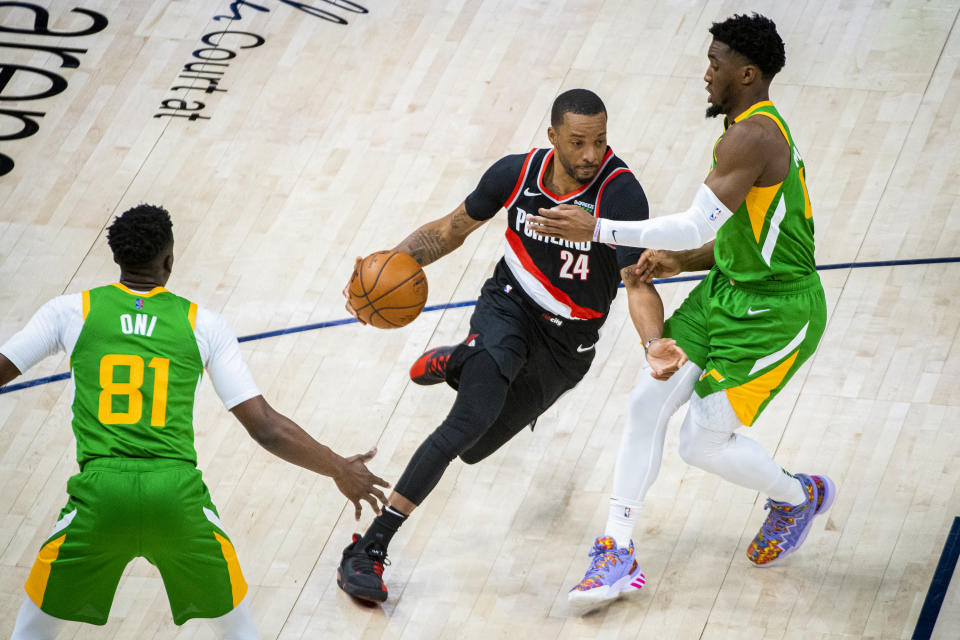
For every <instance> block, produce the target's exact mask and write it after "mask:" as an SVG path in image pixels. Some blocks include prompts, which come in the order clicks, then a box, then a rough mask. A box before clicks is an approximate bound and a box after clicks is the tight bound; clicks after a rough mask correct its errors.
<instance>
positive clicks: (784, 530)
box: [747, 473, 837, 567]
mask: <svg viewBox="0 0 960 640" xmlns="http://www.w3.org/2000/svg"><path fill="white" fill-rule="evenodd" d="M795 475H796V478H797V479H798V480H799V481H800V483H801V484H802V485H803V490H804V492H805V493H806V495H807V499H806V500H804V501H803V502H802V503H800V504H797V505H790V504H787V503H785V502H777V501H775V500H771V499H769V498H768V499H767V504H766V505H765V506H764V509H769V510H770V513H768V514H767V520H766V521H765V522H764V523H763V526H762V527H761V528H760V532H759V533H757V535H756V537H754V539H753V542H751V543H750V546H749V547H747V558H749V559H750V562H752V563H753V564H755V565H756V566H758V567H770V566H773V565H774V564H776V563H777V562H779V561H780V560H783V559H784V558H785V557H787V556H788V555H790V554H791V553H793V552H794V551H796V550H797V549H799V548H800V545H802V544H803V541H804V540H806V539H807V534H808V533H810V525H812V524H813V519H814V518H815V517H816V516H818V515H820V514H822V513H825V512H826V511H827V510H828V509H829V508H830V505H832V504H833V499H834V497H835V496H836V494H837V490H836V487H835V485H834V484H833V481H832V480H830V478H828V477H827V476H814V475H807V474H805V473H798V474H795Z"/></svg>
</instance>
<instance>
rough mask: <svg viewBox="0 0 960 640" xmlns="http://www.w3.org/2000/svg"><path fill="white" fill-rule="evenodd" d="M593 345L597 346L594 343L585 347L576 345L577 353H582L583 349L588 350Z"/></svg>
mask: <svg viewBox="0 0 960 640" xmlns="http://www.w3.org/2000/svg"><path fill="white" fill-rule="evenodd" d="M595 346H597V345H596V343H594V344H592V345H590V346H589V347H585V346H583V345H582V344H580V345H577V353H583V352H585V351H590V349H593V348H594V347H595Z"/></svg>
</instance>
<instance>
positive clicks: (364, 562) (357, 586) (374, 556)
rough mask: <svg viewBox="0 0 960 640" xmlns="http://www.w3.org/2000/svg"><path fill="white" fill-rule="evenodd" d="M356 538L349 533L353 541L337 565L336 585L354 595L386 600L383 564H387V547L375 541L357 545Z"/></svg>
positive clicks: (374, 600) (372, 600) (355, 535)
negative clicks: (361, 545)
mask: <svg viewBox="0 0 960 640" xmlns="http://www.w3.org/2000/svg"><path fill="white" fill-rule="evenodd" d="M360 541H361V538H360V534H358V533H355V534H353V542H351V543H350V545H349V546H348V547H347V548H346V549H344V550H343V558H341V559H340V566H339V567H337V586H339V587H340V588H341V589H343V590H344V591H346V592H347V593H348V594H350V595H351V596H353V597H354V598H360V599H361V600H369V601H371V602H383V601H384V600H386V599H387V585H386V584H384V582H383V566H384V565H385V564H390V561H389V560H387V549H386V547H384V546H383V545H382V544H380V543H378V542H371V543H368V544H367V545H366V546H365V547H363V548H361V547H360Z"/></svg>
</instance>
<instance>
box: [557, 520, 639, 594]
mask: <svg viewBox="0 0 960 640" xmlns="http://www.w3.org/2000/svg"><path fill="white" fill-rule="evenodd" d="M590 557H591V558H593V560H592V561H591V562H590V568H589V569H587V573H586V575H584V576H583V580H581V581H580V584H578V585H577V586H575V587H574V588H573V589H570V593H569V594H567V599H568V600H569V601H570V602H572V603H575V604H578V605H579V604H587V605H598V604H603V603H604V602H606V601H608V600H613V599H614V598H616V597H617V596H618V595H620V594H621V593H624V592H629V591H636V590H638V589H641V588H642V587H643V585H644V584H646V581H647V580H646V576H644V575H643V572H642V571H640V567H639V566H637V560H636V558H634V557H633V541H632V540H631V541H630V546H629V547H617V542H616V540H614V539H613V538H611V537H610V536H603V537H601V538H597V539H596V540H595V541H594V543H593V549H591V550H590Z"/></svg>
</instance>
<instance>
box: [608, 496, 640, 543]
mask: <svg viewBox="0 0 960 640" xmlns="http://www.w3.org/2000/svg"><path fill="white" fill-rule="evenodd" d="M641 507H642V504H641V503H639V502H632V501H630V500H624V499H623V498H617V497H615V496H610V512H609V514H608V515H607V527H606V529H604V531H603V535H605V536H610V537H611V538H613V539H614V540H616V541H617V546H618V547H620V548H621V549H625V548H627V547H629V546H630V539H631V538H632V537H633V527H634V525H636V523H637V516H639V515H640V509H641Z"/></svg>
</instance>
